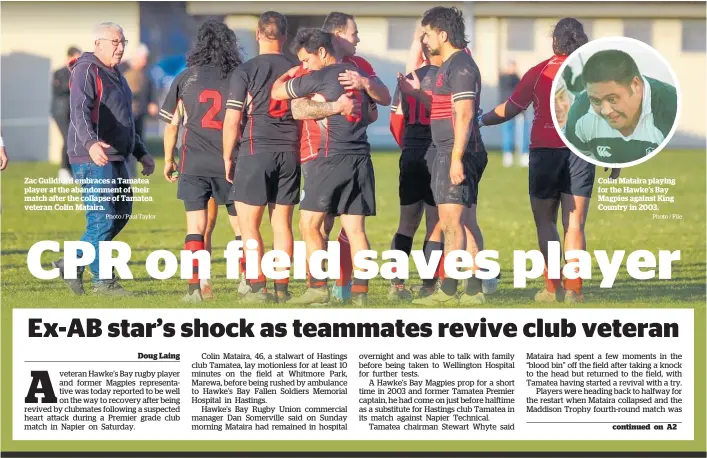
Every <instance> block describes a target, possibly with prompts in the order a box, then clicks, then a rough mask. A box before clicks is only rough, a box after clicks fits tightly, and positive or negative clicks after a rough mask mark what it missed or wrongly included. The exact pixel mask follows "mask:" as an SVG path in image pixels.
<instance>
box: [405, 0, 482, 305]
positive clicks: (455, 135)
mask: <svg viewBox="0 0 707 458" xmlns="http://www.w3.org/2000/svg"><path fill="white" fill-rule="evenodd" d="M422 27H423V30H424V34H423V43H424V45H425V46H427V48H428V50H429V52H430V55H432V56H436V55H438V56H440V57H441V58H442V61H443V63H442V65H441V66H440V68H439V70H438V71H437V76H436V78H435V84H434V88H433V90H432V95H431V96H430V95H428V94H426V93H424V92H422V91H416V95H415V97H416V98H417V99H418V100H422V101H425V103H429V104H430V106H431V112H430V124H431V131H432V141H433V143H434V144H435V147H436V149H437V155H436V157H435V162H434V165H433V168H432V178H431V182H432V191H433V196H434V200H435V203H436V204H437V209H438V212H439V221H440V225H441V227H442V231H443V233H444V254H445V256H446V255H448V254H449V253H450V252H451V251H455V250H461V249H465V248H466V251H467V252H469V253H470V254H471V256H472V257H476V254H477V253H478V251H480V250H483V238H482V235H481V229H480V228H479V226H478V223H477V221H476V202H477V197H478V188H479V181H480V180H481V176H482V174H483V172H484V169H485V168H486V163H487V162H488V157H487V154H486V149H485V147H484V143H483V141H482V140H481V134H480V132H479V127H478V125H477V122H476V117H475V116H474V114H475V113H476V112H477V110H478V108H479V96H480V93H481V77H480V74H479V69H478V67H477V66H476V62H474V59H473V58H472V57H471V55H470V54H469V53H467V52H465V51H464V50H465V49H466V46H467V44H468V42H467V41H466V38H465V36H464V18H463V17H462V13H461V12H460V11H459V10H458V9H456V8H444V7H435V8H432V9H430V10H428V11H427V12H425V15H424V16H423V18H422ZM399 83H405V81H404V80H400V79H399ZM465 239H466V246H465ZM472 271H473V272H476V268H475V267H474V268H472ZM457 287H458V281H457V280H455V279H453V278H445V279H444V280H443V281H442V285H441V287H440V289H439V290H438V291H437V292H435V293H434V294H432V295H430V296H427V297H425V298H420V299H416V300H415V301H414V302H413V303H415V304H420V305H476V304H482V303H484V302H485V298H484V293H483V291H482V280H481V279H480V278H477V276H476V275H475V276H474V277H472V278H469V279H468V280H467V282H466V286H465V288H464V293H463V294H462V295H461V296H460V297H457Z"/></svg>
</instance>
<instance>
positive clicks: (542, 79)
mask: <svg viewBox="0 0 707 458" xmlns="http://www.w3.org/2000/svg"><path fill="white" fill-rule="evenodd" d="M588 41H589V40H588V38H587V35H586V34H585V33H584V28H583V26H582V23H581V22H579V21H578V20H577V19H574V18H564V19H562V20H560V21H559V22H558V23H557V25H556V26H555V30H554V32H553V40H552V42H553V45H552V48H553V56H552V57H551V58H549V59H546V60H544V61H542V62H540V63H539V64H538V65H536V66H535V67H533V68H531V69H530V70H528V72H527V73H526V74H525V75H524V76H523V78H522V79H521V81H520V83H519V84H518V86H517V87H516V89H515V91H513V94H511V96H510V97H509V98H508V101H506V102H504V103H502V104H501V105H499V106H497V107H496V108H495V109H494V110H493V111H489V112H488V113H485V114H483V115H481V116H479V125H480V126H491V125H496V124H500V123H502V122H506V121H508V120H510V119H512V118H513V117H515V116H516V115H518V114H519V113H522V112H523V111H524V110H525V109H527V108H528V107H529V106H530V104H531V103H532V104H533V109H534V110H535V119H534V120H533V129H532V131H531V135H530V164H529V170H528V176H529V194H530V205H531V207H532V210H533V216H534V218H535V225H536V227H537V233H538V242H539V245H540V251H541V252H542V253H543V256H544V257H545V260H546V262H547V251H548V243H549V242H551V241H557V242H559V241H560V235H559V234H558V233H557V212H558V209H559V207H560V205H561V206H562V225H563V226H564V232H565V237H564V241H565V244H564V245H565V246H564V248H565V251H570V250H584V249H585V248H586V239H585V236H584V225H585V223H586V219H587V212H588V210H589V201H590V199H591V196H592V189H593V187H594V173H595V167H594V165H592V164H591V163H589V162H587V161H585V160H584V159H582V158H580V157H578V156H576V155H575V154H573V153H572V152H571V151H570V150H569V149H568V148H567V147H566V145H565V144H564V142H563V141H562V139H561V138H560V136H559V134H558V133H557V131H556V130H555V126H554V124H553V122H552V114H551V110H550V108H551V107H550V101H551V98H552V97H553V96H554V95H553V94H552V82H553V80H554V79H555V76H556V75H557V72H558V70H559V69H560V67H561V66H562V63H563V62H564V61H565V59H567V56H569V55H570V54H572V53H573V52H574V51H575V50H577V49H579V48H580V47H581V46H582V45H584V44H585V43H587V42H588ZM618 170H619V169H614V171H612V174H611V177H612V178H615V177H618ZM571 261H573V260H569V259H568V260H567V262H571ZM535 300H536V301H538V302H555V301H564V302H567V303H577V302H583V301H584V295H583V294H582V279H581V278H576V279H565V281H564V286H563V285H562V280H561V279H559V278H557V279H551V278H548V271H547V267H546V269H545V288H543V289H542V290H541V291H540V292H539V293H538V294H536V295H535Z"/></svg>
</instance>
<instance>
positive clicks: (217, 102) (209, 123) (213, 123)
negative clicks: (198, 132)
mask: <svg viewBox="0 0 707 458" xmlns="http://www.w3.org/2000/svg"><path fill="white" fill-rule="evenodd" d="M209 100H211V101H212V102H211V108H209V111H207V112H206V114H204V117H203V118H201V127H203V128H204V129H217V130H223V121H218V120H216V119H214V118H216V115H218V114H219V112H220V111H221V103H222V98H221V93H220V92H219V91H215V90H213V89H205V90H203V91H201V94H199V102H201V103H207V102H208V101H209Z"/></svg>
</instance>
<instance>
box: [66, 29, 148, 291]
mask: <svg viewBox="0 0 707 458" xmlns="http://www.w3.org/2000/svg"><path fill="white" fill-rule="evenodd" d="M126 44H127V40H126V39H125V36H124V35H123V29H122V28H121V27H120V26H119V25H118V24H114V23H110V22H106V23H102V24H99V25H98V26H97V27H96V28H95V29H94V45H95V49H94V52H85V53H83V54H82V55H81V57H79V58H78V59H77V61H76V62H74V63H72V64H71V66H70V69H71V78H70V85H69V87H70V95H69V98H70V120H71V123H70V125H69V144H68V148H67V150H68V155H69V162H70V163H71V168H72V170H73V172H74V177H75V179H76V180H77V181H78V182H79V183H81V185H82V187H83V202H84V204H85V206H86V231H85V232H84V235H83V237H82V238H81V240H82V241H84V242H88V243H90V244H91V245H92V246H93V247H94V249H95V252H96V255H95V258H94V261H93V262H91V263H90V264H89V269H90V271H91V273H92V274H93V292H94V293H95V294H101V295H108V296H126V295H130V294H131V293H129V292H127V291H126V290H124V289H123V288H122V287H121V286H120V285H119V284H118V283H117V282H116V281H115V276H114V275H111V276H110V278H100V277H99V265H100V264H99V258H100V256H99V249H98V247H99V243H100V242H103V241H110V240H113V239H114V238H115V237H116V236H117V235H118V234H119V233H120V231H121V230H122V229H123V228H124V227H125V225H126V224H127V223H128V221H129V219H130V216H131V214H132V189H131V188H130V185H129V184H127V183H126V182H125V180H127V179H128V178H129V177H128V172H127V168H126V166H125V161H126V160H127V158H128V157H130V156H135V158H136V159H137V160H138V161H139V162H140V163H142V173H143V175H150V174H152V172H153V171H154V169H155V162H154V160H153V159H152V157H150V155H149V154H148V152H147V149H146V148H145V145H144V144H143V143H142V140H141V139H140V137H139V136H138V135H136V133H135V120H134V117H133V112H132V92H131V91H130V88H129V87H128V83H127V81H126V80H125V78H124V77H123V75H122V73H121V72H120V70H118V65H119V64H120V61H121V60H122V58H123V52H124V51H125V45H126ZM54 266H55V267H57V268H58V269H59V272H60V274H61V277H62V278H64V281H65V282H66V284H67V286H69V288H70V289H71V290H72V291H73V292H74V293H76V294H79V295H80V294H83V293H84V288H83V282H82V276H83V268H80V269H79V271H78V272H76V274H77V275H76V279H71V278H66V274H67V272H66V271H65V268H64V262H63V260H62V259H60V260H58V261H56V262H55V263H54Z"/></svg>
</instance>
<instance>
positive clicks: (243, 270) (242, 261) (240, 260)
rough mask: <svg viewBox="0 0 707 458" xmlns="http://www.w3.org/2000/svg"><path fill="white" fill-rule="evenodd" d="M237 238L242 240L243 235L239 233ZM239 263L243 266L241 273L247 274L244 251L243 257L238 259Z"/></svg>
mask: <svg viewBox="0 0 707 458" xmlns="http://www.w3.org/2000/svg"><path fill="white" fill-rule="evenodd" d="M236 240H237V241H239V242H240V241H241V240H242V239H241V236H240V235H237V236H236ZM238 264H239V265H240V268H241V275H243V276H245V252H244V253H243V257H242V258H241V259H239V260H238Z"/></svg>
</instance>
